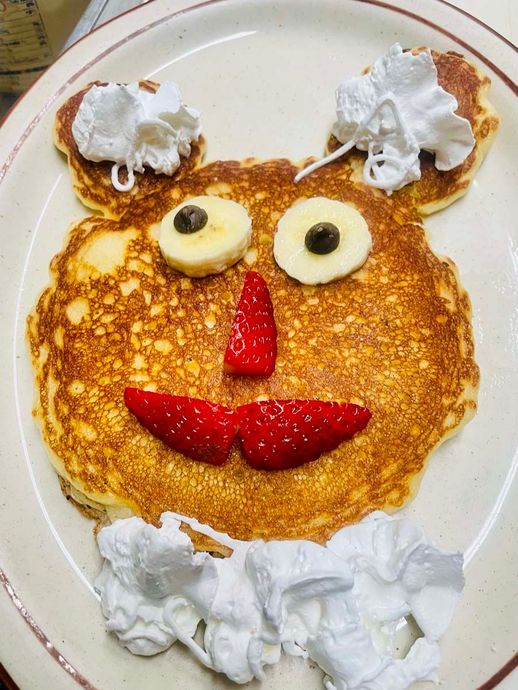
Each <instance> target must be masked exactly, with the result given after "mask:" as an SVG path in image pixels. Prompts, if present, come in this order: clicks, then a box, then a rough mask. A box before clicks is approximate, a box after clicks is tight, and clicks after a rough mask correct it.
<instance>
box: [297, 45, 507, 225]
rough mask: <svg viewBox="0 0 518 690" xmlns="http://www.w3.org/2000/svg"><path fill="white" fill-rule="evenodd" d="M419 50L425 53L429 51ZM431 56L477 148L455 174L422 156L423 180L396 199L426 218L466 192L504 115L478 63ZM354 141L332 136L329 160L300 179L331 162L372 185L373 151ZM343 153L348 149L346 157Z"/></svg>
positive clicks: (452, 55)
mask: <svg viewBox="0 0 518 690" xmlns="http://www.w3.org/2000/svg"><path fill="white" fill-rule="evenodd" d="M414 50H415V52H420V51H422V50H424V49H421V48H419V49H414ZM414 50H413V51H412V52H414ZM431 54H432V58H433V61H434V63H435V67H436V69H437V80H438V83H439V85H440V86H442V88H443V89H444V90H445V91H447V92H449V93H450V94H452V95H453V96H454V97H455V98H456V100H457V104H458V107H457V109H456V111H455V112H456V115H459V116H460V117H462V118H465V119H466V120H468V121H469V123H470V125H471V129H472V132H473V137H474V139H475V146H474V147H473V150H472V151H471V153H470V154H469V155H468V156H467V158H466V159H465V160H464V161H463V162H462V163H461V164H460V165H458V166H457V167H455V168H452V169H451V170H438V169H437V168H436V167H435V156H434V155H433V154H431V153H428V152H427V151H424V150H422V151H421V153H420V155H419V160H420V171H421V178H420V179H419V180H416V181H414V182H411V183H409V184H407V185H405V186H404V187H402V188H401V189H399V190H398V191H395V192H393V194H392V198H394V199H398V198H400V199H402V200H404V203H405V205H406V206H409V207H410V206H413V207H415V208H416V210H417V211H418V212H419V213H420V214H421V215H430V214H431V213H435V212H436V211H439V210H440V209H442V208H445V207H446V206H449V205H450V204H451V203H453V202H454V201H455V200H456V199H458V198H459V197H461V196H462V195H463V194H465V193H466V191H467V190H468V188H469V185H470V184H471V182H472V180H473V178H474V176H475V173H476V171H477V169H478V167H479V166H480V164H481V162H482V160H483V159H484V156H485V155H486V153H487V151H488V150H489V148H490V146H491V143H492V141H493V139H494V136H495V134H496V132H497V130H498V126H499V118H498V114H497V113H496V110H495V108H494V107H493V105H492V104H491V102H490V101H489V100H488V98H487V94H488V91H489V88H490V85H491V82H490V80H489V78H488V77H487V76H485V75H483V74H481V73H480V72H479V71H478V69H477V68H476V67H475V65H473V64H471V63H470V62H468V61H467V60H465V59H464V57H463V56H462V55H459V54H458V53H454V52H448V53H438V52H436V51H431ZM352 142H353V140H352V139H351V141H349V142H348V143H347V144H345V145H343V144H341V142H340V141H338V139H337V138H336V137H335V136H334V135H331V136H330V137H329V140H328V144H327V148H326V158H325V159H323V160H320V161H316V162H314V163H312V164H311V165H310V166H308V167H307V168H305V169H304V170H303V171H301V172H299V174H298V175H297V176H296V178H295V181H296V182H297V181H298V180H299V179H301V178H302V177H303V176H304V175H306V174H308V173H310V172H312V171H313V170H316V169H317V168H319V167H320V166H322V165H323V164H325V165H332V166H335V169H336V170H337V171H338V170H339V171H340V172H339V174H340V175H345V176H347V177H349V178H350V179H351V180H352V181H354V182H358V183H359V184H368V180H367V179H366V177H365V164H366V161H367V153H365V152H363V151H359V150H358V149H356V148H353V143H352ZM339 149H345V150H344V151H343V154H342V155H341V154H340V152H339ZM377 157H378V156H375V158H377ZM379 157H380V158H383V155H382V154H380V156H379ZM376 186H381V185H376ZM373 193H377V194H380V193H381V194H385V192H383V191H381V192H380V191H379V190H375V189H374V186H373Z"/></svg>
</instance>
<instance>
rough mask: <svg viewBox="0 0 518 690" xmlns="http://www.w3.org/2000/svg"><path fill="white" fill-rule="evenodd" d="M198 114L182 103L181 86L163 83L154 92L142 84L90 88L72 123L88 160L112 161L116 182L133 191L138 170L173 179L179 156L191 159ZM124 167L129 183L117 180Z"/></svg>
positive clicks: (116, 187) (120, 189) (113, 177)
mask: <svg viewBox="0 0 518 690" xmlns="http://www.w3.org/2000/svg"><path fill="white" fill-rule="evenodd" d="M199 117H200V113H199V112H198V111H197V110H195V109H194V108H188V107H186V106H185V105H184V103H183V101H182V96H181V93H180V89H179V88H178V86H177V85H176V84H175V83H174V82H172V81H167V82H164V83H163V84H162V85H161V86H160V87H159V89H158V90H157V91H156V93H151V92H149V91H144V90H142V89H140V88H139V85H138V83H133V84H107V85H106V86H92V88H91V89H90V90H89V91H88V92H87V93H86V94H85V96H84V98H83V100H82V101H81V105H80V106H79V109H78V111H77V115H76V117H75V119H74V122H73V124H72V134H73V137H74V140H75V142H76V144H77V148H78V149H79V152H80V153H81V155H82V156H84V157H85V158H87V159H88V160H90V161H95V162H99V161H113V162H114V163H115V165H114V166H113V168H112V184H113V186H114V187H115V189H117V190H118V191H120V192H127V191H129V190H130V189H131V188H132V187H133V185H134V183H135V176H134V174H133V173H134V171H136V172H144V166H149V167H150V168H153V170H154V171H155V172H156V173H164V174H166V175H172V174H173V173H174V172H175V170H177V169H178V167H179V166H180V156H189V155H190V153H191V146H190V144H191V142H192V141H195V140H197V139H198V137H199V135H200V124H199ZM124 165H125V166H126V168H127V171H128V181H127V183H124V184H123V183H121V181H120V180H119V168H120V167H122V166H124Z"/></svg>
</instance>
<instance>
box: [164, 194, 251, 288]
mask: <svg viewBox="0 0 518 690" xmlns="http://www.w3.org/2000/svg"><path fill="white" fill-rule="evenodd" d="M251 234H252V221H251V219H250V216H249V215H248V212H247V210H246V208H245V207H244V206H243V205H242V204H238V203H237V202H235V201H232V200H231V199H223V198H221V197H218V196H196V197H193V198H191V199H188V200H187V201H184V202H182V203H181V204H180V205H179V206H177V207H176V208H173V210H172V211H169V213H167V214H166V215H165V216H164V218H163V219H162V223H161V225H160V238H159V240H158V244H159V246H160V251H161V252H162V255H163V257H164V259H165V260H166V261H167V263H168V264H169V265H170V266H171V268H174V269H175V270H177V271H180V272H181V273H185V275H187V276H190V277H191V278H203V277H204V276H209V275H213V274H216V273H221V272H222V271H225V270H226V269H227V268H229V266H233V265H234V264H235V263H236V262H237V261H239V260H240V259H242V258H243V256H244V255H245V253H246V250H247V249H248V245H249V244H250V238H251Z"/></svg>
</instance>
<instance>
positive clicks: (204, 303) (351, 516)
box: [27, 59, 494, 548]
mask: <svg viewBox="0 0 518 690" xmlns="http://www.w3.org/2000/svg"><path fill="white" fill-rule="evenodd" d="M459 60H460V59H458V60H457V59H456V62H459ZM459 64H461V65H464V64H465V62H464V61H463V60H462V61H460V62H459ZM462 69H464V67H463V68H462ZM78 98H79V97H78ZM79 100H80V99H79ZM79 100H78V99H76V100H75V101H74V100H73V99H71V101H69V102H68V106H69V107H68V106H67V104H65V106H64V107H63V108H62V109H61V110H60V111H59V112H58V116H57V119H58V124H57V127H56V131H59V132H60V135H59V136H60V141H61V143H62V145H61V148H66V149H67V151H68V154H69V164H70V166H71V169H72V170H73V171H74V174H73V179H74V180H75V183H74V184H75V189H76V191H77V192H78V194H79V196H80V198H82V199H83V200H85V199H87V201H88V204H89V205H90V206H92V205H93V202H92V200H95V199H98V200H99V199H101V201H99V204H98V208H101V207H102V208H103V211H104V213H105V216H94V217H89V218H86V219H84V220H83V221H81V222H79V223H78V224H76V225H75V226H73V227H72V229H71V231H70V234H69V236H68V239H67V242H66V245H65V247H64V249H63V251H62V252H61V253H60V254H58V255H57V256H56V257H55V258H54V259H53V261H52V263H51V267H50V270H51V282H50V285H49V287H47V289H46V290H45V291H44V292H43V294H42V295H41V297H40V299H39V301H38V303H37V304H36V306H35V308H34V310H33V312H32V313H31V315H30V316H29V318H28V330H27V332H28V338H29V344H30V350H31V356H32V361H33V365H34V370H35V374H36V386H37V399H36V404H35V410H34V414H35V417H36V418H37V420H38V422H39V424H40V426H41V431H42V435H43V439H44V441H45V443H46V445H47V447H48V449H49V453H50V458H51V461H52V463H53V465H54V467H55V469H56V471H57V472H58V474H59V475H60V476H61V477H62V478H63V481H64V486H65V491H66V493H67V494H68V495H70V496H71V497H72V498H73V499H74V500H76V501H78V502H79V503H81V504H83V505H85V506H87V507H88V512H89V514H95V515H98V516H99V518H100V519H102V517H103V516H104V515H108V516H109V518H110V519H113V518H114V517H122V516H127V515H130V514H137V515H141V516H142V517H143V518H144V519H146V520H147V521H150V522H153V523H155V524H156V523H157V522H158V519H159V516H160V514H161V513H162V512H163V511H164V510H173V511H175V512H178V513H182V514H185V515H189V516H193V517H195V518H197V519H198V520H200V521H201V522H204V523H208V524H210V525H211V526H212V527H213V528H215V529H217V530H220V531H224V532H227V533H228V534H230V535H231V536H232V537H234V538H239V539H252V538H264V539H295V538H297V539H312V540H314V541H317V542H323V541H325V540H326V539H328V538H329V536H330V535H331V534H332V533H334V532H335V531H336V530H337V529H339V528H340V527H342V526H343V525H345V524H347V523H351V522H355V521H357V520H359V519H361V518H362V517H363V516H364V515H366V514H367V513H369V512H371V511H373V510H375V509H384V510H389V511H390V510H395V509H397V508H400V507H401V506H403V505H404V504H405V503H406V502H407V501H408V500H409V499H410V498H411V497H412V496H413V495H414V493H415V491H416V489H417V485H418V481H419V478H420V476H421V474H422V472H423V469H424V467H425V463H426V460H427V458H428V457H429V455H430V452H431V451H432V450H433V449H434V448H435V447H436V446H437V445H438V444H439V443H441V442H442V441H443V440H444V439H445V438H447V437H448V436H450V435H451V434H452V433H454V432H455V431H457V430H458V429H459V428H460V427H461V426H462V425H463V424H464V423H466V422H467V421H468V420H469V419H470V418H471V417H472V416H473V414H474V412H475V409H476V394H477V387H478V382H479V371H478V367H477V365H476V362H475V359H474V346H473V336H472V331H471V314H470V303H469V298H468V296H467V294H466V293H465V291H464V290H463V289H462V287H461V285H460V282H459V279H458V275H457V271H456V269H455V266H454V264H453V263H452V262H451V261H450V260H449V259H447V258H444V257H438V256H435V255H434V254H433V252H432V251H431V249H430V247H429V246H428V243H427V239H426V233H425V230H424V228H423V226H422V223H421V217H420V214H419V210H421V212H422V208H423V200H424V199H425V198H426V200H427V201H426V203H427V204H429V203H430V200H433V203H434V204H436V206H437V207H439V205H440V202H439V197H438V194H442V195H443V196H442V197H441V198H442V199H443V200H446V202H449V201H451V199H452V196H453V195H456V194H457V192H458V190H459V189H460V186H461V185H463V184H464V181H465V180H468V179H470V178H469V176H470V175H471V173H470V170H471V171H472V170H473V166H474V165H475V164H476V155H475V157H474V159H473V161H472V164H471V166H472V167H471V168H469V166H468V168H467V169H466V170H465V171H464V179H463V180H462V181H459V180H460V178H458V177H456V176H455V175H451V174H450V173H449V172H446V173H438V175H439V178H440V179H441V180H442V181H441V183H440V184H438V185H435V183H433V180H432V178H428V177H426V174H423V180H422V181H421V182H423V189H422V190H421V191H420V187H419V184H420V183H414V185H412V190H411V191H408V192H405V190H402V192H404V193H395V194H393V195H392V196H390V197H388V196H387V195H386V194H385V193H383V192H380V191H379V190H376V189H372V188H371V187H368V186H366V185H364V184H362V183H361V182H358V181H357V179H356V174H355V165H354V164H351V161H354V160H355V154H353V155H352V156H350V157H346V158H344V159H341V160H339V161H336V162H334V163H332V164H330V165H328V166H325V167H323V168H321V169H319V170H317V171H316V172H315V173H313V174H312V175H310V176H308V177H306V178H305V179H304V180H303V181H302V182H300V183H299V184H297V185H296V184H294V183H293V178H294V175H295V174H296V172H297V171H298V170H299V169H300V166H296V165H294V164H293V163H291V162H289V161H287V160H270V161H263V162H261V161H256V160H253V159H247V160H245V161H217V162H214V163H210V164H207V165H204V166H201V165H200V164H199V150H196V149H195V150H193V157H192V160H191V159H189V161H186V162H185V163H183V164H182V166H181V168H180V170H181V172H180V173H179V174H178V175H176V176H175V177H173V178H168V177H166V176H156V175H153V174H152V173H149V174H148V173H147V172H146V173H144V174H143V175H140V176H138V175H137V180H139V188H138V191H137V193H135V194H133V195H129V196H128V195H127V194H126V195H124V197H125V200H124V202H123V203H122V202H121V203H120V204H119V205H118V206H117V203H118V202H115V201H113V199H118V198H119V193H116V192H113V191H111V190H110V189H109V182H108V180H109V164H107V165H104V164H90V163H88V162H87V161H84V160H83V159H81V158H80V157H79V156H78V155H77V153H74V151H73V148H72V146H71V144H70V141H71V139H70V137H71V134H70V131H69V128H70V124H71V122H72V119H71V118H72V113H73V112H74V107H77V104H78V102H79ZM72 102H74V103H75V105H74V107H72V105H71V103H72ZM459 102H460V100H459ZM475 112H479V111H478V110H477V108H474V110H473V112H472V113H471V115H472V117H471V118H470V119H472V121H474V120H473V118H475ZM492 112H493V111H492ZM63 113H66V114H67V119H66V122H68V129H67V127H66V126H65V120H64V119H63V117H62V115H63ZM491 117H494V116H493V115H492V116H491ZM475 133H476V136H477V147H479V146H480V147H483V146H484V142H485V139H484V137H483V136H482V134H481V133H480V131H479V132H477V131H476V132H475ZM67 141H68V142H69V143H68V144H65V143H64V142H67ZM356 160H359V159H358V157H357V156H356ZM96 166H98V167H96ZM85 171H87V172H85ZM96 171H97V172H96ZM451 172H452V173H455V171H451ZM83 173H84V174H83ZM425 173H426V171H425ZM144 180H147V182H146V181H144ZM154 184H156V185H157V188H156V189H153V187H152V185H154ZM91 185H93V187H92V186H91ZM433 190H435V191H433ZM204 194H215V195H218V196H221V197H224V198H229V199H233V200H234V201H237V202H239V203H242V204H243V205H244V206H245V207H246V209H247V210H248V212H249V214H250V216H251V218H252V231H253V237H252V245H251V247H252V250H251V251H249V252H248V253H247V256H246V257H245V260H243V261H241V262H240V263H238V264H237V265H236V266H234V267H232V268H230V269H228V270H226V271H225V272H224V273H222V274H220V275H218V276H213V277H209V278H204V279H189V278H187V277H185V276H183V275H181V274H178V273H176V272H174V271H173V270H172V269H171V268H169V266H168V265H167V264H166V262H165V261H164V259H163V257H162V255H161V253H160V251H159V248H158V244H157V237H158V228H159V221H160V219H161V218H162V217H163V216H164V215H165V214H166V213H167V212H168V211H169V210H170V209H172V208H174V207H175V206H177V205H178V204H179V203H180V202H181V201H182V200H184V199H186V198H189V197H191V196H197V195H204ZM420 195H421V196H420ZM120 196H123V195H120ZM312 196H325V197H328V198H330V199H337V200H340V201H344V202H347V203H350V204H352V205H353V206H355V207H356V208H357V209H358V211H359V212H360V213H361V214H362V215H363V216H364V217H365V219H366V220H367V223H368V225H369V228H370V231H371V234H372V239H373V249H372V252H371V254H370V256H369V258H368V260H367V262H366V263H365V264H364V266H363V267H362V268H361V269H360V270H359V271H357V272H356V273H354V274H352V275H350V276H348V277H347V278H345V279H343V280H339V281H336V282H334V283H330V284H327V285H322V286H318V287H307V286H302V285H300V284H299V283H297V282H296V281H294V280H292V279H291V278H289V277H288V276H287V274H286V273H284V271H282V270H281V269H280V268H279V267H278V266H277V264H276V263H275V261H274V259H273V254H272V244H273V233H274V230H275V227H276V223H277V221H278V219H279V218H280V217H281V215H282V214H283V213H284V212H285V211H286V210H287V209H288V208H289V207H290V206H291V205H292V204H294V203H295V202H296V201H298V200H300V199H301V198H307V197H312ZM112 197H113V198H112ZM129 197H131V198H129ZM124 205H125V208H126V210H124ZM117 216H120V217H117ZM250 268H253V269H254V270H255V271H258V272H259V273H260V274H261V275H262V276H263V278H264V279H265V280H266V282H267V284H268V287H269V290H270V294H271V298H272V302H273V306H274V311H275V320H276V324H277V330H278V358H277V362H276V368H275V372H274V374H273V375H272V376H271V377H270V378H268V379H252V378H249V377H246V378H233V377H230V376H227V375H225V374H224V373H223V356H224V352H225V346H226V343H227V339H228V334H229V330H230V324H231V322H232V318H233V316H234V311H235V306H236V303H237V300H238V298H239V295H240V292H241V288H242V285H243V280H244V276H245V274H246V271H247V270H249V269H250ZM126 386H136V387H140V388H146V389H150V390H157V391H161V392H165V393H171V394H177V395H189V396H192V397H198V398H205V399H207V400H211V401H214V402H218V403H221V404H224V405H228V406H229V407H236V406H238V405H241V404H244V403H247V402H251V401H253V400H257V399H261V398H312V399H323V400H341V401H348V402H354V403H357V404H361V405H366V406H367V407H368V408H369V409H370V410H371V412H372V415H373V416H372V419H371V421H370V423H369V425H368V426H367V428H366V429H365V430H364V431H363V432H362V433H360V434H358V435H356V436H355V437H354V438H353V439H352V440H350V441H347V442H345V443H343V444H341V445H340V446H339V447H338V448H337V449H336V450H334V451H332V452H330V453H327V454H324V455H322V456H321V457H320V458H319V459H318V460H316V461H315V462H312V463H308V464H306V465H303V466H300V467H298V468H294V469H290V470H283V471H276V472H265V471H258V470H254V469H253V468H251V467H250V466H248V465H247V464H246V463H245V461H244V460H243V458H242V457H241V454H240V452H239V448H238V446H237V445H235V446H234V447H233V449H232V452H231V455H230V458H229V461H228V462H227V463H226V464H225V465H222V466H219V467H216V466H212V465H208V464H204V463H198V462H195V461H193V460H190V459H189V458H186V457H184V456H182V455H181V454H179V453H177V452H175V451H173V450H171V449H170V448H168V447H167V446H165V445H164V444H163V443H162V442H161V441H159V440H158V439H156V438H155V437H153V436H152V435H151V434H149V433H148V432H147V431H146V430H145V429H144V428H143V427H141V426H140V424H139V423H138V422H137V421H136V419H135V418H134V417H133V416H132V415H131V414H130V413H129V412H128V411H127V409H126V408H125V405H124V401H123V391H124V388H125V387H126ZM445 471H447V469H446V468H445ZM92 511H93V512H92ZM196 545H197V546H198V547H200V548H204V547H205V548H211V547H212V546H213V545H212V544H211V543H210V541H208V540H207V539H206V538H204V537H202V536H201V535H196Z"/></svg>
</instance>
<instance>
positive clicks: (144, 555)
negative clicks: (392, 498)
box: [95, 512, 464, 690]
mask: <svg viewBox="0 0 518 690" xmlns="http://www.w3.org/2000/svg"><path fill="white" fill-rule="evenodd" d="M181 522H184V523H186V524H188V525H189V526H190V527H191V528H192V529H194V530H195V531H197V532H199V533H202V534H206V535H208V536H210V537H212V538H213V539H216V540H217V541H218V542H220V543H221V544H223V545H226V546H228V547H230V548H231V549H232V555H231V556H230V557H228V558H217V557H213V556H211V555H210V554H209V553H205V552H196V551H195V549H194V546H193V544H192V542H191V539H190V537H189V536H188V535H187V534H185V533H184V532H183V531H181V530H180V525H181ZM98 543H99V548H100V551H101V554H102V556H103V557H104V559H105V560H104V565H103V568H102V571H101V573H100V575H99V576H98V578H97V580H96V583H95V587H96V589H97V591H98V592H99V594H100V596H101V605H102V610H103V613H104V615H105V617H106V619H107V624H106V625H107V629H108V630H109V631H112V632H113V633H115V634H116V635H117V637H118V639H119V641H120V643H121V644H122V645H123V646H125V647H127V648H128V649H129V650H130V651H131V652H133V653H134V654H142V655H152V654H157V653H159V652H162V651H164V650H165V649H167V648H168V647H170V646H171V645H172V644H173V643H174V642H175V641H177V640H179V641H180V642H182V643H183V644H185V645H186V646H187V647H188V648H189V649H190V650H191V652H192V653H193V654H194V655H195V656H196V658H197V659H199V661H200V662H201V663H203V664H205V666H207V667H208V668H210V669H213V670H214V671H217V672H220V673H224V674H226V675H227V676H228V677H229V678H230V679H231V680H233V681H235V682H236V683H246V682H247V681H250V680H252V679H253V678H258V679H263V678H264V677H265V671H264V667H265V666H266V665H268V664H274V663H276V662H277V661H278V660H279V658H280V656H281V651H284V653H286V654H290V655H295V656H301V657H310V658H311V659H313V660H314V661H315V662H316V663H317V664H318V665H319V666H320V667H321V669H322V670H323V671H324V672H325V674H326V676H325V678H324V686H325V688H326V690H355V689H356V690H360V689H361V690H403V689H404V688H408V687H409V686H410V685H411V684H412V683H414V682H416V681H418V680H432V681H437V679H438V669H439V664H440V654H439V647H438V643H437V642H438V640H439V639H440V637H441V636H442V635H443V633H444V632H445V630H446V628H447V627H448V625H449V623H450V621H451V618H452V616H453V613H454V609H455V606H456V604H457V601H458V598H459V595H460V593H461V591H462V588H463V584H464V578H463V571H462V567H463V557H462V555H461V554H460V553H444V552H442V551H439V550H438V549H437V548H435V547H434V546H432V544H431V543H430V542H429V540H428V539H427V538H426V536H425V535H424V533H423V531H422V530H421V529H420V528H419V527H418V526H417V525H416V524H414V523H413V522H412V521H410V520H409V519H406V518H397V517H390V516H388V515H386V514H385V513H382V512H375V513H372V514H371V515H369V516H368V517H366V518H365V519H364V520H362V521H361V522H360V523H357V524H355V525H351V526H348V527H344V528H343V529H341V530H340V531H339V532H337V533H336V534H335V535H334V536H333V537H332V538H331V539H330V540H329V541H328V542H327V544H326V545H325V546H321V545H319V544H316V543H314V542H311V541H303V540H301V541H297V540H287V541H270V542H263V541H261V540H256V541H249V542H243V541H237V540H234V539H231V538H230V537H228V536H227V535H225V534H221V533H218V532H215V531H214V530H212V529H211V528H210V527H207V526H205V525H201V524H200V523H198V522H197V521H196V520H194V519H191V518H187V517H184V516H181V515H177V514H175V513H164V514H163V515H162V517H161V527H160V528H156V527H154V526H153V525H150V524H147V523H146V522H144V521H143V520H142V519H141V518H137V517H134V518H128V519H124V520H119V521H117V522H115V523H114V524H112V525H110V526H109V527H105V528H104V529H102V530H101V531H100V533H99V536H98ZM407 616H413V618H414V620H415V622H416V623H417V625H418V626H419V628H420V630H421V632H422V637H419V638H418V639H417V640H416V641H415V642H414V643H413V645H412V646H411V648H410V650H409V651H408V653H407V654H406V656H403V657H401V658H398V656H397V653H396V643H395V635H396V631H397V630H398V629H399V628H400V627H401V625H402V624H404V619H405V618H406V617H407ZM202 628H203V631H202ZM197 631H198V633H197ZM202 632H203V634H202ZM196 633H197V634H196ZM195 635H196V639H195Z"/></svg>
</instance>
